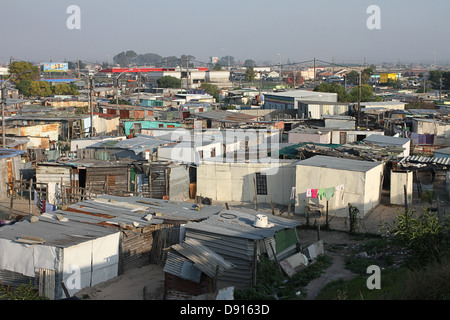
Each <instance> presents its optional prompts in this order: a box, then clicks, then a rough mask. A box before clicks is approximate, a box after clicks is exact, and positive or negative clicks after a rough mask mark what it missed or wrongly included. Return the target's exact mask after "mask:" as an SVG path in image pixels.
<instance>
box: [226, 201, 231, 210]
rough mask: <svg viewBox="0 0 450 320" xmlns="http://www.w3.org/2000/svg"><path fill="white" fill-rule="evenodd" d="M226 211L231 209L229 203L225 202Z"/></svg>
mask: <svg viewBox="0 0 450 320" xmlns="http://www.w3.org/2000/svg"><path fill="white" fill-rule="evenodd" d="M225 209H227V210H230V208H229V207H228V203H227V202H225Z"/></svg>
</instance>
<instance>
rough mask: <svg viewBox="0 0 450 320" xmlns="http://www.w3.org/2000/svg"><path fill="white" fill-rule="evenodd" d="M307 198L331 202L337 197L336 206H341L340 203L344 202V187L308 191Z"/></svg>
mask: <svg viewBox="0 0 450 320" xmlns="http://www.w3.org/2000/svg"><path fill="white" fill-rule="evenodd" d="M335 196H336V197H335ZM306 197H307V198H314V199H316V198H319V199H320V200H323V198H325V199H327V200H331V199H332V198H333V197H335V204H339V202H338V201H344V185H339V186H336V187H330V188H319V189H306Z"/></svg>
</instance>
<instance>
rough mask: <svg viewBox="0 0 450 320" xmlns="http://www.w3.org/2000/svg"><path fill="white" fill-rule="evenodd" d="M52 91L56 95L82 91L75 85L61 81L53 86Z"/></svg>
mask: <svg viewBox="0 0 450 320" xmlns="http://www.w3.org/2000/svg"><path fill="white" fill-rule="evenodd" d="M51 90H52V93H53V94H55V95H79V94H80V93H79V92H78V90H77V89H76V87H75V86H73V85H69V84H67V83H59V84H56V85H54V86H52V87H51Z"/></svg>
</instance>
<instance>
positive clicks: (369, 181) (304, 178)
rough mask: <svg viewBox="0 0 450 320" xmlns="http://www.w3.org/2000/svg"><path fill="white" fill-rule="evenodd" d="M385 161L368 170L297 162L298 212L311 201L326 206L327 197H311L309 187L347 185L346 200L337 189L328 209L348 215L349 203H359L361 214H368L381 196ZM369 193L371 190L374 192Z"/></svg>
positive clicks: (345, 186)
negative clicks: (308, 194)
mask: <svg viewBox="0 0 450 320" xmlns="http://www.w3.org/2000/svg"><path fill="white" fill-rule="evenodd" d="M382 172H383V165H380V166H377V167H375V168H373V169H371V170H369V171H368V172H367V173H365V172H361V171H350V170H338V169H333V168H322V167H316V166H307V165H297V167H296V180H295V181H296V182H295V185H296V197H295V213H298V214H304V213H305V206H306V204H307V203H315V204H321V205H323V206H324V211H323V212H325V210H326V209H325V208H326V202H327V200H326V199H325V198H323V199H322V200H320V199H319V198H317V199H313V198H307V197H306V190H307V189H319V188H331V187H333V188H335V187H336V186H340V185H344V195H343V200H341V199H336V198H337V197H336V193H335V196H334V197H333V198H331V199H330V200H329V201H328V213H329V214H332V215H334V214H335V215H337V216H345V217H346V216H348V204H349V203H351V204H352V205H354V206H356V207H357V208H358V209H359V211H360V215H365V214H366V213H367V212H368V211H369V210H370V209H371V208H373V207H374V206H375V205H376V204H378V203H379V200H380V190H381V189H380V188H381V187H380V184H381V179H380V174H381V173H382ZM367 193H371V194H370V195H369V194H367Z"/></svg>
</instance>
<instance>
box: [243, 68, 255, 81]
mask: <svg viewBox="0 0 450 320" xmlns="http://www.w3.org/2000/svg"><path fill="white" fill-rule="evenodd" d="M255 78H256V73H255V70H254V69H253V67H249V68H247V71H245V81H251V82H253V80H255Z"/></svg>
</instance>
